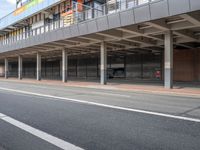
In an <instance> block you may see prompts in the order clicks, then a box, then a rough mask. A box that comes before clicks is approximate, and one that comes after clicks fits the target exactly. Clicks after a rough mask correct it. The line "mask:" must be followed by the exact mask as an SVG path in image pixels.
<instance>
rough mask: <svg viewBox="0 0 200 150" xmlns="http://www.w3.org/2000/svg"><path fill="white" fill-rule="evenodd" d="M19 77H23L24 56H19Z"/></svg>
mask: <svg viewBox="0 0 200 150" xmlns="http://www.w3.org/2000/svg"><path fill="white" fill-rule="evenodd" d="M18 79H19V80H21V79H22V56H18Z"/></svg>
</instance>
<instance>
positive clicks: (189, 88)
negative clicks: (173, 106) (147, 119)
mask: <svg viewBox="0 0 200 150" xmlns="http://www.w3.org/2000/svg"><path fill="white" fill-rule="evenodd" d="M0 81H7V82H21V83H31V84H43V85H57V86H58V85H60V86H71V87H85V88H94V89H110V90H118V91H133V92H142V93H154V94H164V95H172V94H173V95H181V96H195V97H200V82H196V83H188V84H187V83H176V84H175V86H174V88H173V89H165V88H164V87H163V85H162V83H160V82H157V81H155V82H151V81H131V80H130V81H129V80H126V81H123V80H119V81H118V82H115V81H111V82H109V83H108V84H107V85H101V84H99V83H98V82H97V81H78V80H76V81H68V82H67V83H63V82H62V81H58V80H41V81H36V80H34V79H23V80H18V79H16V78H9V79H4V78H0Z"/></svg>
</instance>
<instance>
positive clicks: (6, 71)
mask: <svg viewBox="0 0 200 150" xmlns="http://www.w3.org/2000/svg"><path fill="white" fill-rule="evenodd" d="M4 76H5V79H8V59H7V58H5V74H4Z"/></svg>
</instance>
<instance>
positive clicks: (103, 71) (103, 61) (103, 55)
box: [100, 42, 107, 85]
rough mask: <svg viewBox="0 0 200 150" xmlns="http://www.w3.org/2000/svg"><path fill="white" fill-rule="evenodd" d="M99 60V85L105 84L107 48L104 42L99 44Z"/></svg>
mask: <svg viewBox="0 0 200 150" xmlns="http://www.w3.org/2000/svg"><path fill="white" fill-rule="evenodd" d="M100 53H101V54H100V59H101V70H100V71H101V77H100V80H101V81H100V82H101V84H103V85H105V84H107V46H106V43H105V42H102V43H101V52H100Z"/></svg>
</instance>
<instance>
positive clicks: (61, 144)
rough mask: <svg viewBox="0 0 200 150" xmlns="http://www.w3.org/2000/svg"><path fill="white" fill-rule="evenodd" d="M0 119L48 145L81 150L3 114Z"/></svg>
mask: <svg viewBox="0 0 200 150" xmlns="http://www.w3.org/2000/svg"><path fill="white" fill-rule="evenodd" d="M0 119H1V120H4V121H6V122H7V123H9V124H12V125H14V126H16V127H18V128H20V129H22V130H24V131H26V132H28V133H30V134H32V135H34V136H36V137H38V138H40V139H43V140H45V141H47V142H49V143H51V144H53V145H55V146H57V147H59V148H61V149H63V150H83V149H82V148H80V147H77V146H75V145H73V144H71V143H68V142H66V141H64V140H61V139H59V138H57V137H54V136H52V135H50V134H48V133H45V132H43V131H41V130H38V129H36V128H33V127H31V126H29V125H27V124H25V123H23V122H20V121H18V120H15V119H13V118H11V117H9V116H7V115H5V114H2V113H0Z"/></svg>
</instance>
